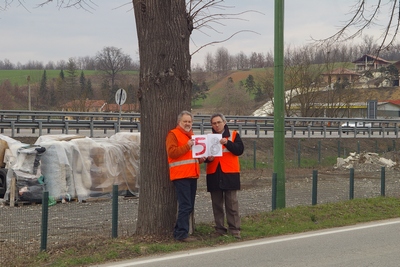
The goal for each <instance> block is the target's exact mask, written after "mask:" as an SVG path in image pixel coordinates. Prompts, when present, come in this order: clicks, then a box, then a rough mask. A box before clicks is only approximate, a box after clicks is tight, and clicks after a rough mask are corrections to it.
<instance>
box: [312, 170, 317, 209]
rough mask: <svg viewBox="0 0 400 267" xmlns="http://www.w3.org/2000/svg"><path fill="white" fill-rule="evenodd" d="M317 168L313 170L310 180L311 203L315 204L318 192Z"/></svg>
mask: <svg viewBox="0 0 400 267" xmlns="http://www.w3.org/2000/svg"><path fill="white" fill-rule="evenodd" d="M317 186H318V170H313V180H312V205H317V192H318V187H317Z"/></svg>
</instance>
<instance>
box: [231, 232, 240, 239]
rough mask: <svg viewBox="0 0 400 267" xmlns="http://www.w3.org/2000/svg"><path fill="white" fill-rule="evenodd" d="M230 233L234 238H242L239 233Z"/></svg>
mask: <svg viewBox="0 0 400 267" xmlns="http://www.w3.org/2000/svg"><path fill="white" fill-rule="evenodd" d="M232 235H233V237H234V238H236V239H242V237H241V236H240V233H235V234H232Z"/></svg>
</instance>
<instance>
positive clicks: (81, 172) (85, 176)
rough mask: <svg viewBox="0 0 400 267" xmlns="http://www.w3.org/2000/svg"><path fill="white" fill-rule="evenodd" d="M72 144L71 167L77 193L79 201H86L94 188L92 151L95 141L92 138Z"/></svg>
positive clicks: (77, 140) (73, 141) (72, 141)
mask: <svg viewBox="0 0 400 267" xmlns="http://www.w3.org/2000/svg"><path fill="white" fill-rule="evenodd" d="M68 143H70V144H71V150H70V152H71V155H72V158H71V161H70V162H71V166H72V172H73V177H74V184H75V191H76V194H77V196H78V200H79V201H81V200H84V199H86V198H88V197H89V196H90V188H91V187H92V178H91V177H90V167H91V165H92V161H91V159H90V149H91V147H92V146H93V140H92V139H90V138H82V139H73V140H71V141H69V142H68Z"/></svg>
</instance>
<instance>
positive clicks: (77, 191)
mask: <svg viewBox="0 0 400 267" xmlns="http://www.w3.org/2000/svg"><path fill="white" fill-rule="evenodd" d="M34 146H38V147H43V148H45V149H46V151H45V152H44V153H43V154H41V158H40V174H41V175H43V177H42V178H43V181H44V184H45V189H46V190H47V191H48V192H49V196H50V197H53V198H54V199H55V200H64V199H67V200H68V199H71V198H77V199H78V200H79V201H82V200H85V199H87V198H90V197H98V196H104V195H105V194H109V193H111V192H112V187H113V185H118V189H119V191H120V192H122V191H130V192H132V193H134V192H135V191H136V190H137V189H138V188H139V175H140V171H139V156H140V133H128V132H120V133H117V134H115V135H113V136H111V137H109V138H108V137H107V138H88V137H84V136H79V135H44V136H41V137H39V138H38V139H37V141H36V142H35V144H34ZM17 161H18V160H17ZM14 166H16V165H15V164H14ZM14 166H13V165H11V166H10V167H11V170H13V167H14ZM24 166H25V165H24ZM9 173H10V171H9ZM9 176H10V175H9V174H8V175H7V177H9ZM11 177H12V176H11Z"/></svg>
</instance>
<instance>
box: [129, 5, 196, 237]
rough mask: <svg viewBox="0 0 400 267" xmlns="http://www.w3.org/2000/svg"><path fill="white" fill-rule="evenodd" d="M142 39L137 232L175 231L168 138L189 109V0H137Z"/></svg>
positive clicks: (170, 233) (140, 51)
mask: <svg viewBox="0 0 400 267" xmlns="http://www.w3.org/2000/svg"><path fill="white" fill-rule="evenodd" d="M132 2H133V7H134V12H135V19H136V28H137V34H138V41H139V56H140V82H139V95H138V98H139V100H140V106H141V118H140V122H141V153H140V173H141V174H140V176H141V180H140V201H139V209H138V214H139V215H138V222H137V228H136V234H138V235H155V236H165V235H172V231H173V227H174V223H175V218H176V207H177V205H176V204H177V202H176V196H175V189H174V186H173V184H172V182H170V180H169V171H168V162H167V154H166V151H165V138H166V135H167V133H168V131H169V130H171V129H172V128H174V127H175V126H176V123H177V121H176V120H177V115H178V114H179V113H180V112H181V111H182V110H190V103H191V101H190V100H191V95H190V94H191V86H192V83H191V77H190V73H191V72H190V61H191V58H190V51H189V39H190V33H191V30H189V28H188V20H187V13H186V7H185V0H133V1H132Z"/></svg>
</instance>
